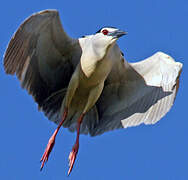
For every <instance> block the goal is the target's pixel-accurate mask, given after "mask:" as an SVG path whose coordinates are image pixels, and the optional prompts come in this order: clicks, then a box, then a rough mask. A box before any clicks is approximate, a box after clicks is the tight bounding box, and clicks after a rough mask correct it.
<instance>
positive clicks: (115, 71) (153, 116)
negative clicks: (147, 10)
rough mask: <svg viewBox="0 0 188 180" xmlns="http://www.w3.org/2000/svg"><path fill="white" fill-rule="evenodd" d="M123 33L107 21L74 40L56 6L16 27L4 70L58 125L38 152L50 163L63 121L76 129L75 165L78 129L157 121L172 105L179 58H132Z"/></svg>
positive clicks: (107, 128)
mask: <svg viewBox="0 0 188 180" xmlns="http://www.w3.org/2000/svg"><path fill="white" fill-rule="evenodd" d="M124 35H126V32H124V31H122V30H119V29H117V28H114V27H103V28H101V29H100V30H99V31H97V32H96V33H95V34H92V35H87V36H83V37H81V38H78V39H75V38H72V37H70V36H69V35H68V34H67V33H66V32H65V31H64V29H63V27H62V25H61V22H60V17H59V13H58V11H56V10H44V11H41V12H38V13H36V14H33V15H32V16H30V17H29V18H28V19H26V20H25V21H24V22H23V23H22V24H21V26H20V27H19V28H18V30H17V31H16V33H15V34H14V35H13V37H12V39H11V40H10V42H9V45H8V47H7V50H6V52H5V55H4V69H5V72H6V73H7V74H11V75H14V74H16V76H17V77H18V79H19V80H20V81H21V86H22V87H23V88H25V89H26V90H27V91H28V93H29V94H31V95H32V96H33V98H34V100H35V101H36V103H37V104H38V107H39V110H41V111H43V112H44V114H45V115H46V116H47V117H48V119H49V120H51V121H53V122H55V123H56V124H57V125H58V127H57V129H56V130H55V131H54V133H53V135H52V136H51V138H50V139H49V141H48V144H47V146H46V149H45V151H44V154H43V156H42V158H41V163H42V164H41V170H42V168H43V166H44V164H45V162H47V161H48V158H49V155H50V152H51V151H52V148H53V146H54V144H55V138H56V135H57V133H58V131H59V129H60V128H61V126H63V127H65V128H68V129H69V130H70V131H72V132H74V131H76V132H77V136H76V142H75V144H74V146H73V148H72V151H71V153H70V155H69V170H68V174H70V172H71V171H72V168H73V165H74V162H75V159H76V156H77V153H78V149H79V135H80V134H81V133H82V134H90V135H91V136H96V135H99V134H102V133H104V132H107V131H110V130H114V129H119V128H127V127H131V126H137V125H140V124H142V123H144V124H154V123H156V122H157V121H159V120H160V119H161V118H162V117H163V116H164V115H165V114H166V113H167V112H168V111H169V110H170V108H171V106H172V105H173V103H174V100H175V97H176V93H177V91H178V87H179V77H180V73H181V69H182V64H181V63H179V62H175V61H174V59H173V58H172V57H170V56H169V55H167V54H164V53H162V52H157V53H155V54H154V55H152V56H151V57H149V58H147V59H145V60H142V61H140V62H137V63H128V62H127V61H126V60H125V58H124V56H123V53H122V52H121V50H120V48H119V47H118V45H117V43H116V41H117V40H118V38H120V37H122V36H124Z"/></svg>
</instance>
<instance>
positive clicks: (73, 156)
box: [68, 114, 84, 175]
mask: <svg viewBox="0 0 188 180" xmlns="http://www.w3.org/2000/svg"><path fill="white" fill-rule="evenodd" d="M83 118H84V114H81V116H80V117H79V119H78V126H77V136H76V142H75V144H74V146H73V148H72V151H71V152H70V154H69V171H68V175H69V174H70V173H71V171H72V168H73V165H74V162H75V159H76V155H77V153H78V149H79V135H80V125H81V123H82V120H83Z"/></svg>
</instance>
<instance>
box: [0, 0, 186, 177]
mask: <svg viewBox="0 0 188 180" xmlns="http://www.w3.org/2000/svg"><path fill="white" fill-rule="evenodd" d="M187 7H188V1H187V0H165V1H164V0H155V1H151V0H126V1H125V0H116V1H112V0H109V1H106V0H103V1H99V0H95V1H88V0H87V1H86V0H83V1H81V0H80V1H72V0H70V1H62V0H53V1H52V0H51V1H50V0H32V1H23V0H17V1H11V0H6V1H2V2H1V7H0V22H1V28H0V34H1V35H0V42H1V46H0V57H1V59H3V54H4V51H5V49H6V46H7V43H8V42H9V40H10V38H11V36H12V34H13V33H14V31H15V30H16V29H17V28H18V26H19V25H20V23H21V22H23V20H24V19H25V18H26V17H28V16H29V15H31V14H32V13H34V12H37V11H40V10H43V9H58V10H59V12H60V16H61V20H62V23H63V25H64V28H65V30H66V31H67V32H68V33H69V34H70V35H71V36H72V37H80V36H82V35H86V34H91V33H94V32H96V31H97V30H98V29H99V28H100V27H102V26H105V25H110V26H115V27H118V28H120V29H123V30H126V31H128V32H129V34H128V35H127V36H125V37H123V38H121V39H120V40H119V41H118V44H119V46H120V48H121V49H122V51H123V52H124V54H125V57H126V59H127V60H128V61H129V62H134V61H139V60H141V59H144V58H146V57H148V56H150V55H152V54H153V53H155V52H157V51H163V52H165V53H168V54H170V55H171V56H172V57H174V58H175V59H176V60H177V61H180V62H182V63H183V64H184V67H183V72H182V75H181V81H180V88H179V92H178V95H177V98H176V101H175V104H174V106H173V108H172V109H171V111H170V112H169V113H168V114H167V115H166V116H165V117H164V118H163V119H162V120H161V121H159V122H158V123H157V124H155V125H153V126H146V125H141V126H138V127H134V128H128V129H123V130H116V131H113V132H109V133H105V134H103V135H101V136H97V137H94V138H91V137H90V136H84V135H82V136H81V138H80V149H79V154H78V156H77V160H76V163H75V166H74V169H73V172H72V174H71V176H70V177H67V171H68V155H69V152H70V151H71V149H72V145H73V144H74V142H75V134H73V133H70V132H69V131H68V130H66V129H62V130H61V132H60V133H59V134H58V137H57V140H56V145H55V148H54V149H53V152H52V153H51V156H50V159H49V161H48V163H47V164H46V166H45V167H44V169H43V171H42V172H40V171H39V169H40V163H39V160H40V157H41V155H42V153H43V151H44V148H45V146H46V143H47V142H48V139H49V137H50V135H51V134H52V132H53V131H54V129H55V128H56V125H55V124H53V123H52V122H50V121H48V120H47V118H46V117H45V116H44V115H43V113H41V112H38V110H37V105H36V104H35V103H34V101H33V99H32V97H31V96H29V95H28V94H27V93H26V91H25V90H22V89H21V87H20V85H19V82H18V80H17V79H16V78H15V77H12V76H7V75H5V73H4V70H3V66H2V63H1V65H0V84H1V86H0V92H1V93H0V94H1V96H0V99H1V102H0V110H1V111H0V112H1V126H0V137H1V139H0V142H1V143H0V144H1V147H0V179H8V180H18V179H19V180H22V179H27V180H33V179H35V180H37V179H40V180H41V179H45V180H55V179H56V180H59V179H70V180H72V179H73V180H74V179H80V180H84V179H86V180H88V179H89V180H96V179H98V180H106V179H118V180H125V179H128V180H137V179H143V180H187V179H188V172H187V168H188V139H187V137H188V120H187V115H186V112H187V105H186V102H187V100H188V95H187V92H188V85H187V80H186V77H188V74H187V70H188V69H187V62H186V61H187V60H188V50H187V42H188V23H187V19H188V10H187ZM1 62H2V61H1Z"/></svg>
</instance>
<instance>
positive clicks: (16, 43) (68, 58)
mask: <svg viewBox="0 0 188 180" xmlns="http://www.w3.org/2000/svg"><path fill="white" fill-rule="evenodd" d="M80 55H81V48H80V46H79V43H78V40H76V39H72V38H70V37H69V36H68V35H67V34H66V33H65V31H64V30H63V27H62V25H61V22H60V18H59V13H58V12H57V11H56V10H45V11H41V12H38V13H36V14H33V15H32V16H30V17H29V18H28V19H26V20H25V21H24V22H23V24H21V26H20V27H19V28H18V30H17V31H16V33H15V34H14V35H13V37H12V39H11V41H10V43H9V45H8V47H7V50H6V52H5V56H4V69H5V72H6V73H8V74H12V75H13V74H16V75H17V77H18V78H19V80H20V81H21V85H22V87H23V88H25V89H27V91H28V93H29V94H31V95H32V96H33V98H34V99H35V101H36V102H37V103H38V105H39V108H41V107H42V106H43V105H44V102H45V100H46V99H47V98H48V97H50V96H51V95H52V94H54V93H55V92H57V91H59V90H61V89H64V88H66V87H67V86H68V83H69V81H70V78H71V76H72V73H73V72H74V69H75V67H76V65H77V64H78V63H79V60H80ZM59 105H60V104H58V106H59ZM50 108H51V107H50ZM54 108H55V109H57V108H59V107H54ZM55 109H53V107H52V109H51V110H53V111H55ZM43 110H44V111H49V110H50V109H49V107H48V106H46V107H45V108H43Z"/></svg>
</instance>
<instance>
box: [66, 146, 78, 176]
mask: <svg viewBox="0 0 188 180" xmlns="http://www.w3.org/2000/svg"><path fill="white" fill-rule="evenodd" d="M78 148H79V144H78V143H76V144H75V145H74V146H73V148H72V151H71V152H70V154H69V171H68V175H69V174H70V173H71V171H72V168H73V165H74V162H75V159H76V155H77V153H78Z"/></svg>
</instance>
